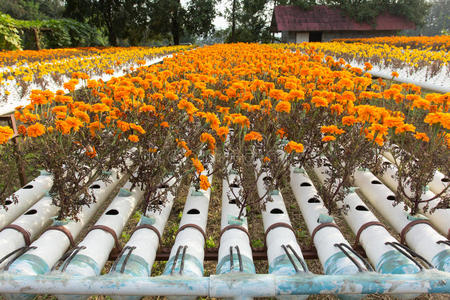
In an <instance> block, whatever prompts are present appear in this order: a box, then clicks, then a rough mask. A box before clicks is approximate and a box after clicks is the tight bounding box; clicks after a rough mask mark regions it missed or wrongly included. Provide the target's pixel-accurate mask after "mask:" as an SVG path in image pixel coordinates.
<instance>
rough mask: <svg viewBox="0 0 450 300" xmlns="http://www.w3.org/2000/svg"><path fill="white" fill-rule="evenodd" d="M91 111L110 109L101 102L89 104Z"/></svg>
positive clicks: (97, 111)
mask: <svg viewBox="0 0 450 300" xmlns="http://www.w3.org/2000/svg"><path fill="white" fill-rule="evenodd" d="M91 111H92V112H93V113H100V112H107V111H110V108H109V107H108V106H107V105H105V104H103V103H95V104H94V105H92V106H91Z"/></svg>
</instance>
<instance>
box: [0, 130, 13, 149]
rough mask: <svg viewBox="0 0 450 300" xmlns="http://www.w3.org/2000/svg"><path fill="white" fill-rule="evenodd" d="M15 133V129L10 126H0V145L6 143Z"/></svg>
mask: <svg viewBox="0 0 450 300" xmlns="http://www.w3.org/2000/svg"><path fill="white" fill-rule="evenodd" d="M13 135H14V131H13V130H12V129H11V128H10V127H9V126H0V145H1V144H5V143H6V142H7V141H8V140H9V139H10V138H11V137H12V136H13Z"/></svg>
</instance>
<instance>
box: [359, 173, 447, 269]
mask: <svg viewBox="0 0 450 300" xmlns="http://www.w3.org/2000/svg"><path fill="white" fill-rule="evenodd" d="M354 182H355V184H356V185H357V186H358V187H359V188H361V191H362V193H363V194H364V196H365V197H366V198H367V199H368V200H369V201H370V203H371V204H372V205H373V206H374V207H375V208H376V210H377V211H379V212H380V213H381V214H382V215H383V217H384V218H385V219H386V220H387V221H388V222H389V223H390V224H391V226H392V227H393V228H394V230H395V231H396V232H398V233H401V232H402V230H403V229H404V228H405V226H407V225H408V224H409V223H411V222H413V221H414V220H417V219H419V218H420V216H419V217H418V216H414V217H413V216H411V215H410V214H409V211H410V210H409V209H407V210H405V209H404V205H403V204H402V203H400V204H398V205H396V206H394V205H393V200H395V195H394V194H393V193H392V191H391V190H390V189H389V188H387V187H386V186H385V185H384V184H382V183H381V182H380V181H379V180H378V178H377V177H375V176H374V175H373V174H372V173H371V172H370V171H367V170H358V171H356V172H355V173H354ZM444 240H446V238H445V237H443V236H442V235H440V234H439V233H438V232H436V230H434V229H433V228H432V227H431V226H429V225H427V224H416V225H414V226H413V227H411V229H410V230H409V231H408V232H407V233H406V234H405V241H406V243H407V244H408V246H409V247H410V248H411V249H412V250H414V251H415V252H417V253H418V254H420V255H422V256H423V257H424V258H426V259H427V260H428V261H430V262H431V263H432V264H433V265H434V266H435V267H436V268H437V269H439V270H442V271H446V272H449V271H450V247H449V246H447V245H445V244H443V243H438V242H439V241H444Z"/></svg>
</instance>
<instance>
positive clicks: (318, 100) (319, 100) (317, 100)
mask: <svg viewBox="0 0 450 300" xmlns="http://www.w3.org/2000/svg"><path fill="white" fill-rule="evenodd" d="M311 103H314V105H315V106H316V107H327V106H328V100H327V99H325V98H323V97H317V96H316V97H313V98H312V99H311Z"/></svg>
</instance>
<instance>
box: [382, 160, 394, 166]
mask: <svg viewBox="0 0 450 300" xmlns="http://www.w3.org/2000/svg"><path fill="white" fill-rule="evenodd" d="M390 165H392V163H390V162H388V161H384V162H383V166H390Z"/></svg>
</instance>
